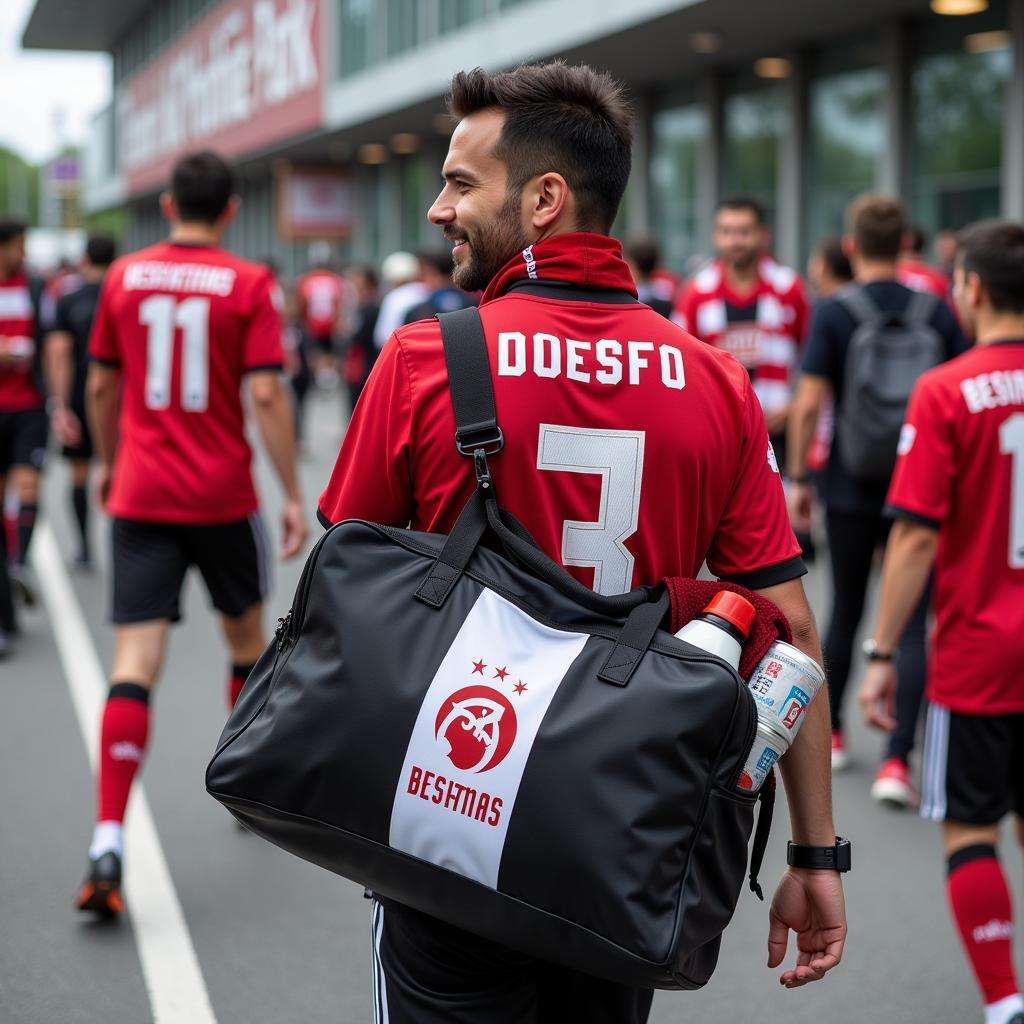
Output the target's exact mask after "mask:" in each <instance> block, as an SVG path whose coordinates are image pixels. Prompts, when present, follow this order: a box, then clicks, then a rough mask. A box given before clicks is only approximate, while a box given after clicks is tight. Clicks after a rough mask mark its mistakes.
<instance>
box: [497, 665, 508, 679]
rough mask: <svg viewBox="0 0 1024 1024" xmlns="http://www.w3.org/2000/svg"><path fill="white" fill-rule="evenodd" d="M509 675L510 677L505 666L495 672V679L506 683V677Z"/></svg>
mask: <svg viewBox="0 0 1024 1024" xmlns="http://www.w3.org/2000/svg"><path fill="white" fill-rule="evenodd" d="M507 675H508V671H507V669H505V668H504V666H503V667H502V668H498V669H495V670H494V678H495V679H500V680H501V681H502V682H505V676H507Z"/></svg>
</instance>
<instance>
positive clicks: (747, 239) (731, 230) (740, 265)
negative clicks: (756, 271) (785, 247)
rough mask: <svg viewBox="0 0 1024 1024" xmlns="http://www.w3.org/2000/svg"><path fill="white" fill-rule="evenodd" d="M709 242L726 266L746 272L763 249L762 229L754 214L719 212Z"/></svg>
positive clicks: (729, 211) (746, 212)
mask: <svg viewBox="0 0 1024 1024" xmlns="http://www.w3.org/2000/svg"><path fill="white" fill-rule="evenodd" d="M712 241H713V242H714V246H715V253H716V254H717V256H718V258H719V259H720V260H721V261H722V262H723V263H724V264H725V265H726V266H728V267H733V268H735V269H736V270H748V269H749V268H750V267H751V266H753V264H754V263H755V261H756V260H757V258H758V257H759V256H760V255H761V252H762V250H763V249H764V246H765V241H766V239H765V229H764V226H763V225H762V224H759V223H758V221H757V216H756V215H755V214H754V211H753V210H719V211H718V213H716V214H715V229H714V235H713V238H712Z"/></svg>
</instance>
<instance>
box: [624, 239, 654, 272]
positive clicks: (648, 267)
mask: <svg viewBox="0 0 1024 1024" xmlns="http://www.w3.org/2000/svg"><path fill="white" fill-rule="evenodd" d="M626 255H627V256H628V257H629V258H630V259H631V260H632V261H633V262H634V263H635V264H636V269H637V270H639V271H640V273H641V274H643V275H644V276H645V277H650V276H651V274H653V273H654V271H655V270H657V269H658V265H659V264H660V263H661V250H660V249H659V248H658V242H657V239H654V238H650V237H645V238H634V239H633V240H632V241H631V242H630V243H629V244H628V245H627V246H626Z"/></svg>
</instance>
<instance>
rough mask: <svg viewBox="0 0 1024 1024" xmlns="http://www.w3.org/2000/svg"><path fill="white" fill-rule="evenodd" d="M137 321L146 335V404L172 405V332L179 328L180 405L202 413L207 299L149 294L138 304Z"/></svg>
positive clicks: (206, 389) (207, 364)
mask: <svg viewBox="0 0 1024 1024" xmlns="http://www.w3.org/2000/svg"><path fill="white" fill-rule="evenodd" d="M139 322H140V323H141V324H142V325H143V326H144V327H146V328H148V332H147V338H146V406H147V407H148V408H150V409H167V408H168V407H169V406H170V404H171V367H172V366H173V365H174V335H175V333H176V331H177V329H178V328H181V335H182V353H181V407H182V408H183V409H184V410H185V411H186V412H205V411H206V408H207V405H208V404H209V399H210V300H209V299H203V298H197V297H193V298H189V299H183V300H182V301H181V302H179V301H178V300H177V299H175V298H174V297H173V296H171V295H150V296H149V297H148V298H146V299H143V300H142V302H140V303H139Z"/></svg>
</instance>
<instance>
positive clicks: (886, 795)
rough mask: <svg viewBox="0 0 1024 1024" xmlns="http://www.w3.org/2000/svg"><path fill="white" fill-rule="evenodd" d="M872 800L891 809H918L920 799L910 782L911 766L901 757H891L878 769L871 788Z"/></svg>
mask: <svg viewBox="0 0 1024 1024" xmlns="http://www.w3.org/2000/svg"><path fill="white" fill-rule="evenodd" d="M871 799H872V800H877V801H878V803H880V804H887V805H888V806H889V807H899V808H905V807H916V806H917V804H918V800H919V797H918V795H917V790H916V789H914V784H913V783H912V782H911V780H910V766H909V765H908V764H907V762H906V761H904V760H902V759H901V758H899V757H890V758H889V759H888V760H887V761H885V762H883V763H882V767H881V768H879V769H878V774H877V775H876V776H875V781H874V783H872V786H871Z"/></svg>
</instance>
